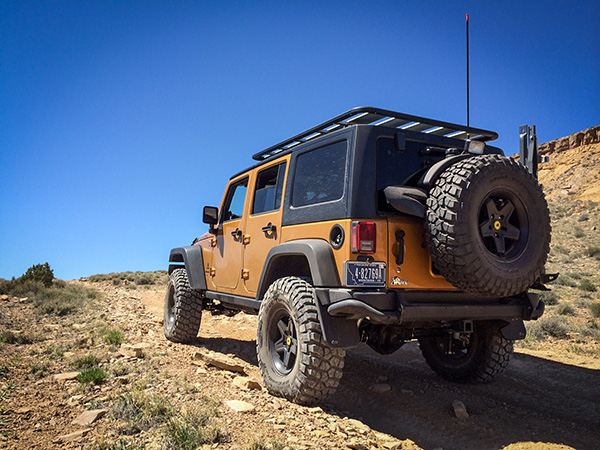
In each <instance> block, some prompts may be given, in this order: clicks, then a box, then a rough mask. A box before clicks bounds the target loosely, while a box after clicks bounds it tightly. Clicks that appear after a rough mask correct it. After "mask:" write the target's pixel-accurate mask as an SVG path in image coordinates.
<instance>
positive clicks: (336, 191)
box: [292, 141, 347, 206]
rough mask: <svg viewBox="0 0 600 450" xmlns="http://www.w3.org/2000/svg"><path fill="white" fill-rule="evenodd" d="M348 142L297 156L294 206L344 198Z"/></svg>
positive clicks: (293, 196) (293, 193)
mask: <svg viewBox="0 0 600 450" xmlns="http://www.w3.org/2000/svg"><path fill="white" fill-rule="evenodd" d="M346 154H347V144H346V141H342V142H336V143H335V144H331V145H327V146H325V147H321V148H318V149H316V150H312V151H310V152H308V153H304V154H302V155H300V156H298V159H297V161H296V172H295V175H294V186H293V190H292V206H306V205H313V204H315V203H323V202H328V201H332V200H339V199H340V198H342V196H343V195H344V182H345V178H346Z"/></svg>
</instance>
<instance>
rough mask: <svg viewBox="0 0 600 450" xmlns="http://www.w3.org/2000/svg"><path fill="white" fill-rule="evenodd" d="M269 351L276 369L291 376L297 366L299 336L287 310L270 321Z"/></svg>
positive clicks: (279, 310)
mask: <svg viewBox="0 0 600 450" xmlns="http://www.w3.org/2000/svg"><path fill="white" fill-rule="evenodd" d="M269 349H270V350H271V351H270V353H271V358H272V360H273V365H274V366H275V368H276V369H277V370H278V371H279V372H280V373H281V374H283V375H287V374H289V373H290V372H291V371H292V369H293V368H294V365H295V364H296V357H297V355H298V335H297V329H296V324H295V323H294V319H293V318H292V316H291V315H290V313H289V311H288V310H287V309H285V308H281V309H278V310H277V311H275V313H274V314H273V320H271V321H270V326H269Z"/></svg>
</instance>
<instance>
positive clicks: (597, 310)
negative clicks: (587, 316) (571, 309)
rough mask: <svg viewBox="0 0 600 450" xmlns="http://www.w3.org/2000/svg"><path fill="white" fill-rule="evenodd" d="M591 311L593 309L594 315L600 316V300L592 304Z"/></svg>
mask: <svg viewBox="0 0 600 450" xmlns="http://www.w3.org/2000/svg"><path fill="white" fill-rule="evenodd" d="M590 311H592V314H593V315H594V317H600V302H595V303H592V304H590Z"/></svg>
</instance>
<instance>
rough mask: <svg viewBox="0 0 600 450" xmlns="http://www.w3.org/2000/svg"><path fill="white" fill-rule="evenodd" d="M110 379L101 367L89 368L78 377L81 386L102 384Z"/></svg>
mask: <svg viewBox="0 0 600 450" xmlns="http://www.w3.org/2000/svg"><path fill="white" fill-rule="evenodd" d="M107 377H108V374H107V373H106V371H105V370H104V369H102V368H100V367H88V368H85V369H83V370H82V371H81V372H80V373H79V375H77V381H79V382H80V383H81V384H102V383H104V380H106V378H107Z"/></svg>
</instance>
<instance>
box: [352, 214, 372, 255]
mask: <svg viewBox="0 0 600 450" xmlns="http://www.w3.org/2000/svg"><path fill="white" fill-rule="evenodd" d="M376 236H377V227H376V226H375V222H352V252H354V253H375V247H376Z"/></svg>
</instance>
